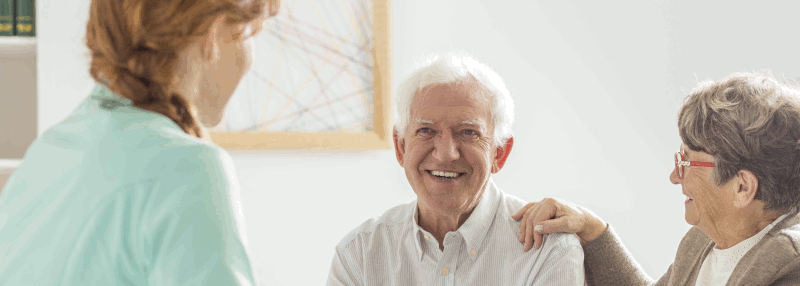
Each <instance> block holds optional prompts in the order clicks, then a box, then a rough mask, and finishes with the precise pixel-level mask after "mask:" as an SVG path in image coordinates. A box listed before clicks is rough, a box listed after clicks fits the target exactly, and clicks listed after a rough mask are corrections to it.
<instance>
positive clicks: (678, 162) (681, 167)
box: [675, 150, 716, 179]
mask: <svg viewBox="0 0 800 286" xmlns="http://www.w3.org/2000/svg"><path fill="white" fill-rule="evenodd" d="M685 157H686V154H684V153H683V150H681V151H678V152H675V169H677V170H678V179H683V174H686V167H687V166H699V167H714V166H716V165H714V163H711V162H697V161H684V158H685Z"/></svg>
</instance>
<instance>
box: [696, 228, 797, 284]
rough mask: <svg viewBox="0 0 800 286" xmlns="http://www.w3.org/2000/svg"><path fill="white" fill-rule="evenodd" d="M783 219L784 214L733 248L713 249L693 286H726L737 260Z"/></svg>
mask: <svg viewBox="0 0 800 286" xmlns="http://www.w3.org/2000/svg"><path fill="white" fill-rule="evenodd" d="M784 217H786V214H784V215H782V216H780V217H778V219H776V220H775V221H773V222H772V223H771V224H769V225H767V226H766V227H764V229H762V230H761V231H759V232H758V233H756V235H754V236H751V237H750V238H748V239H745V240H743V241H742V242H739V243H737V244H736V245H734V246H733V247H730V248H728V249H717V248H716V247H714V248H713V249H712V251H711V253H709V254H708V256H706V259H705V260H704V261H703V266H701V267H700V274H698V276H697V284H695V286H724V285H725V284H727V283H728V278H730V277H731V273H733V268H735V267H736V264H738V263H739V260H740V259H742V257H743V256H744V255H745V254H746V253H747V252H748V251H750V249H751V248H753V246H755V245H756V243H758V242H759V241H760V240H761V239H762V238H764V236H765V235H767V232H769V230H770V229H772V227H773V226H775V225H776V224H778V222H780V221H781V220H782V219H783V218H784Z"/></svg>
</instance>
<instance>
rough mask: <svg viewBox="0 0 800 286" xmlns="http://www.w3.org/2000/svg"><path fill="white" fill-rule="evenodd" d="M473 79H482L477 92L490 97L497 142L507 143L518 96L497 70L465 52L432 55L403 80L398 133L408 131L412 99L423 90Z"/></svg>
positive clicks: (498, 143)
mask: <svg viewBox="0 0 800 286" xmlns="http://www.w3.org/2000/svg"><path fill="white" fill-rule="evenodd" d="M471 81H475V82H477V83H478V87H477V89H478V90H473V92H479V93H480V94H483V95H485V96H487V97H488V98H489V99H490V102H491V106H490V110H491V114H492V122H493V123H494V136H493V137H494V143H495V144H496V145H497V146H502V145H503V144H505V143H506V141H507V140H508V139H509V138H511V135H512V134H511V125H512V124H513V123H514V100H513V99H512V98H511V94H509V92H508V89H507V88H506V85H505V83H503V80H502V79H501V78H500V76H499V75H497V73H496V72H494V70H492V69H491V68H489V67H488V66H486V65H484V64H482V63H480V62H478V61H477V60H475V59H473V58H472V57H471V56H469V55H468V54H466V53H464V52H450V53H446V54H442V55H430V56H428V57H427V60H426V61H425V62H424V63H423V64H422V65H421V66H419V67H417V69H416V70H415V71H414V72H413V73H411V75H409V76H408V78H406V79H405V80H403V81H402V82H400V86H399V87H398V90H397V111H396V113H395V118H396V120H395V122H396V123H395V129H397V133H398V136H399V137H403V135H404V134H405V133H404V132H405V130H406V127H408V124H409V123H410V121H409V117H410V116H411V101H412V100H413V99H414V96H415V95H417V94H418V93H419V92H420V91H421V90H423V89H424V88H426V87H429V86H433V85H440V84H444V85H450V84H463V83H469V82H471ZM429 96H430V95H429Z"/></svg>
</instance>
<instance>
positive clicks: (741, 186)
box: [733, 170, 758, 208]
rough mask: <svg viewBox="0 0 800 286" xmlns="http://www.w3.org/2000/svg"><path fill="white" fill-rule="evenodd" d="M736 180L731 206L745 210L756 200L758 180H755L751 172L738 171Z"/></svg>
mask: <svg viewBox="0 0 800 286" xmlns="http://www.w3.org/2000/svg"><path fill="white" fill-rule="evenodd" d="M736 179H738V186H734V194H733V206H735V207H737V208H745V207H747V206H749V205H750V204H751V203H753V201H755V199H756V193H757V192H758V178H756V175H755V174H753V172H750V171H748V170H739V172H738V173H736Z"/></svg>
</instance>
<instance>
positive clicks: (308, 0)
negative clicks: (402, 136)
mask: <svg viewBox="0 0 800 286" xmlns="http://www.w3.org/2000/svg"><path fill="white" fill-rule="evenodd" d="M389 4H390V3H389V0H325V1H315V0H282V1H281V8H280V9H281V10H280V12H279V13H278V14H277V15H276V16H274V17H272V18H270V19H268V20H267V22H266V23H265V25H264V27H263V30H262V31H261V33H259V34H258V35H257V36H255V37H254V40H255V58H254V60H253V66H252V68H251V69H250V71H249V72H248V74H246V75H245V77H244V78H243V79H242V82H241V83H240V84H239V87H238V88H237V90H236V92H234V95H233V97H232V98H231V100H230V102H229V104H228V106H227V108H226V110H225V115H224V117H223V119H222V122H220V124H219V125H217V126H216V127H214V128H212V129H211V130H210V131H211V138H212V140H213V141H214V142H215V143H217V144H219V145H220V146H222V147H223V148H226V149H385V148H392V139H391V138H392V137H391V136H392V124H391V118H392V104H391V99H390V92H391V91H390V89H391V82H390V80H391V74H390V72H391V69H390V54H389V44H390V42H389V40H390V37H389V36H390V35H389V33H390V29H389V21H390V18H389V17H390V14H389Z"/></svg>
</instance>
